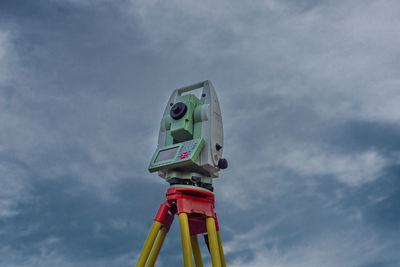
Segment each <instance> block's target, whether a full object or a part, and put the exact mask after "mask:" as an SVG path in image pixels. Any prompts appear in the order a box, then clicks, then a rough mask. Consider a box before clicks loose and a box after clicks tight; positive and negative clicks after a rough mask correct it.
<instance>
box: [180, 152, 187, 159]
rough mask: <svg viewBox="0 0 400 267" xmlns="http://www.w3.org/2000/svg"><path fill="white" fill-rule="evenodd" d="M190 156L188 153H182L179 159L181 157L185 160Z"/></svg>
mask: <svg viewBox="0 0 400 267" xmlns="http://www.w3.org/2000/svg"><path fill="white" fill-rule="evenodd" d="M188 155H189V153H188V152H183V153H181V154H180V155H179V157H180V158H181V159H184V158H186V157H187V156H188Z"/></svg>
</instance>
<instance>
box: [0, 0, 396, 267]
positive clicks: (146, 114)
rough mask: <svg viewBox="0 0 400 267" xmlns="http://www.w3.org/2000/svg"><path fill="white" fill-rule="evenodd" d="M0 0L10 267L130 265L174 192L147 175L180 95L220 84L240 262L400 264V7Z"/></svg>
mask: <svg viewBox="0 0 400 267" xmlns="http://www.w3.org/2000/svg"><path fill="white" fill-rule="evenodd" d="M0 5H1V7H2V8H0V13H1V15H2V16H1V17H3V18H6V19H7V23H5V19H3V20H1V22H0V23H1V24H0V25H1V27H2V29H5V30H1V31H0V125H2V129H3V130H2V131H1V132H0V160H1V161H0V172H1V176H2V177H4V178H3V179H1V180H0V186H1V188H0V216H1V217H0V235H1V238H0V239H1V240H3V243H2V244H3V246H0V247H1V248H2V249H1V251H0V254H2V255H7V257H6V258H2V259H1V260H0V265H2V266H3V265H4V266H24V265H25V266H33V265H41V266H54V265H57V266H93V265H95V266H127V265H131V264H132V263H133V262H134V261H135V259H136V258H135V257H137V255H138V253H139V251H140V249H141V247H142V245H143V241H144V239H145V236H146V231H147V230H148V228H149V226H150V224H151V221H152V219H153V216H154V212H155V210H156V209H157V207H158V205H159V204H160V203H161V202H162V201H164V191H165V189H166V188H167V186H168V185H167V184H166V183H165V182H164V181H163V180H161V179H160V178H159V177H157V176H156V175H155V174H154V175H152V174H149V173H148V172H147V170H146V167H147V165H148V161H149V159H150V157H151V155H152V153H153V151H154V149H155V145H156V140H157V131H158V127H159V120H160V117H161V114H162V111H163V109H164V106H165V104H166V100H167V98H168V96H169V94H170V92H171V91H172V90H173V89H174V88H178V87H181V86H184V85H187V84H192V83H194V82H196V81H200V80H205V79H211V80H212V82H213V83H214V85H215V86H216V89H217V93H218V96H219V97H220V102H221V107H222V115H223V120H224V131H225V144H224V156H225V157H226V158H227V159H228V160H229V168H228V169H227V170H224V171H223V172H221V177H220V178H219V179H216V181H215V183H214V185H215V192H216V198H217V213H218V216H219V219H220V222H221V227H222V235H223V240H224V245H225V250H226V253H227V259H228V263H229V265H233V266H243V265H248V266H250V265H251V266H265V265H266V264H269V265H271V266H305V265H307V266H361V265H363V266H373V265H374V264H376V265H379V266H390V264H392V265H393V266H396V263H398V262H399V260H398V256H396V255H397V254H398V253H397V251H398V242H397V240H398V232H394V233H390V234H388V231H389V230H388V229H389V228H390V229H394V226H392V224H393V225H395V222H397V220H398V219H396V218H397V217H396V216H395V215H392V214H395V207H396V205H397V202H398V201H397V199H398V196H397V195H398V193H397V191H395V190H394V189H393V188H396V186H394V185H396V184H395V182H394V181H395V178H397V176H398V163H399V157H398V150H399V145H398V142H397V141H398V133H399V131H398V130H399V128H398V122H399V107H398V102H399V99H398V97H399V94H398V93H397V91H398V87H399V79H398V73H397V70H398V69H399V68H398V62H397V61H396V59H397V58H398V56H397V55H398V54H399V53H398V52H399V49H398V47H399V38H398V34H397V33H398V30H399V25H400V21H399V18H398V13H399V12H398V11H399V5H398V4H397V2H395V1H362V2H361V1H356V2H352V3H348V2H337V1H328V2H315V1H296V2H288V1H285V2H282V1H261V2H257V3H256V2H252V3H240V2H235V3H233V2H228V1H222V2H217V3H215V2H212V1H205V2H201V3H199V2H196V1H184V2H182V1H170V2H168V3H166V2H163V1H106V0H105V1H91V0H89V1H75V0H71V1H64V2H63V1H44V2H43V1H39V2H32V3H25V4H24V5H20V4H15V3H13V2H12V1H10V2H7V3H6V2H5V3H2V4H0ZM396 201H397V202H396ZM388 221H390V222H392V224H390V223H389V222H388ZM175 224H176V223H175ZM388 225H389V226H390V227H387V226H388ZM174 229H175V230H174ZM174 229H172V230H171V233H170V234H169V235H168V238H167V243H166V246H165V247H164V248H163V251H164V253H162V254H161V255H160V258H159V261H160V263H162V265H167V264H170V265H171V266H172V265H177V264H180V263H181V255H180V254H179V253H176V251H179V249H180V248H179V246H180V243H179V232H178V231H177V227H175V228H174ZM10 233H11V234H10ZM15 233H16V234H15ZM355 244H356V245H355ZM365 251H366V252H368V253H364V252H365ZM397 265H398V264H397Z"/></svg>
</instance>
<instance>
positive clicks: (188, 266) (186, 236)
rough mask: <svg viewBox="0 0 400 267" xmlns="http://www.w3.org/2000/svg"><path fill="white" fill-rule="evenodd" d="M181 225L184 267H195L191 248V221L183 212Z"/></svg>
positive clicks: (180, 220) (180, 219)
mask: <svg viewBox="0 0 400 267" xmlns="http://www.w3.org/2000/svg"><path fill="white" fill-rule="evenodd" d="M179 225H180V228H181V241H182V253H183V265H184V266H185V267H193V260H192V251H191V248H190V233H189V221H188V215H187V214H186V213H183V212H182V213H180V214H179Z"/></svg>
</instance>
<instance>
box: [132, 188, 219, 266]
mask: <svg viewBox="0 0 400 267" xmlns="http://www.w3.org/2000/svg"><path fill="white" fill-rule="evenodd" d="M166 196H167V200H166V201H165V202H164V203H163V204H161V205H160V208H159V209H158V212H157V215H156V217H155V218H154V222H153V225H152V227H151V229H150V233H149V235H148V237H147V239H146V242H145V244H144V247H143V250H142V253H141V254H140V256H139V259H138V262H137V264H136V267H143V266H146V267H148V266H154V264H155V262H156V260H157V256H158V253H159V252H160V249H161V247H162V244H163V242H164V239H165V237H166V235H167V233H168V231H169V229H170V227H171V224H172V221H173V220H174V215H175V214H177V215H178V217H179V225H180V232H181V241H182V253H183V263H184V266H185V267H193V260H192V251H191V250H193V256H194V261H195V264H196V267H203V261H202V258H201V253H200V247H199V242H198V239H197V234H202V233H206V232H207V233H208V249H209V252H210V255H211V262H212V266H213V267H226V263H225V256H224V252H223V249H222V242H221V237H220V234H219V226H218V220H217V215H216V214H215V212H214V194H213V193H211V192H209V191H205V190H202V189H198V188H192V187H184V186H180V187H170V188H169V189H168V191H167V194H166ZM206 242H207V241H206Z"/></svg>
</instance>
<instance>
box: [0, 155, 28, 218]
mask: <svg viewBox="0 0 400 267" xmlns="http://www.w3.org/2000/svg"><path fill="white" fill-rule="evenodd" d="M0 177H1V179H0V219H5V218H9V217H12V216H15V215H17V214H19V212H20V211H19V208H18V205H19V204H22V203H24V202H26V201H28V200H31V201H32V200H33V198H32V195H31V192H30V191H31V188H30V183H29V180H28V176H27V173H26V171H25V170H23V169H22V168H21V167H19V166H18V165H15V164H12V163H9V162H4V161H3V162H0Z"/></svg>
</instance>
